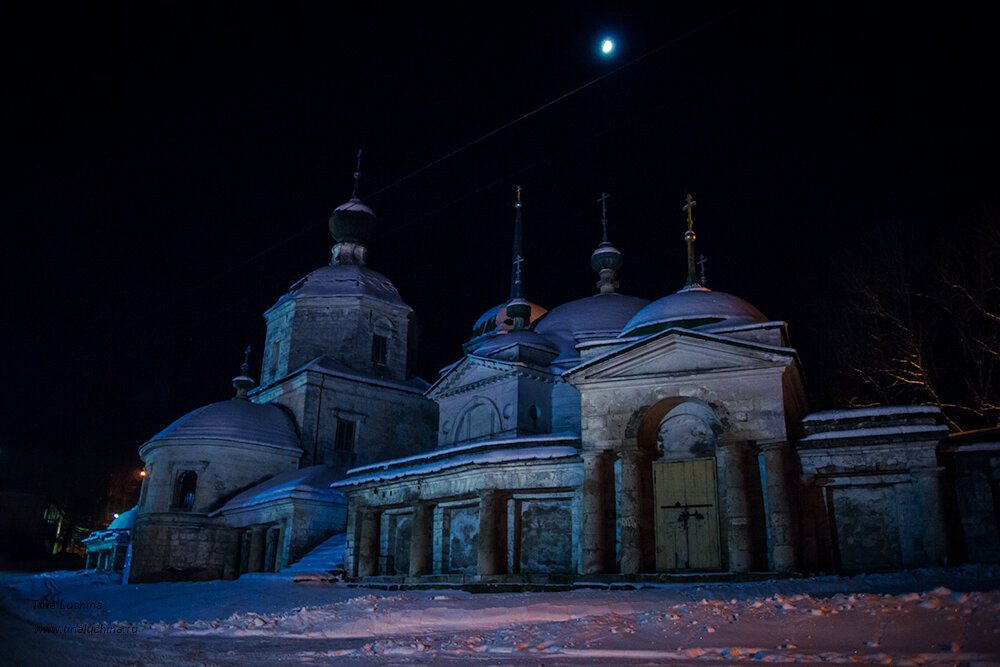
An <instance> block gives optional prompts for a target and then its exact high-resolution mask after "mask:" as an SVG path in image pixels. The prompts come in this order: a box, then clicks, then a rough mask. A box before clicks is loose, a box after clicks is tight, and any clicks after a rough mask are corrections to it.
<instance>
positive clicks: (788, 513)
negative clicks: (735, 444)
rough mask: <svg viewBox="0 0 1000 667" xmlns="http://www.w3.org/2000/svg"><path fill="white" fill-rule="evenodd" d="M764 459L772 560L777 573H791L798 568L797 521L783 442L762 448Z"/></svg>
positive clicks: (786, 446)
mask: <svg viewBox="0 0 1000 667" xmlns="http://www.w3.org/2000/svg"><path fill="white" fill-rule="evenodd" d="M760 450H761V455H762V457H763V459H764V484H765V487H766V493H767V521H768V525H769V527H770V529H771V560H772V561H773V562H774V569H775V570H777V571H778V572H791V571H792V570H794V569H795V567H796V565H797V561H798V558H797V555H798V554H797V553H796V545H795V533H796V530H795V519H794V516H793V514H792V500H791V493H789V489H788V469H787V451H788V443H787V442H784V441H778V442H768V443H765V444H763V445H761V447H760Z"/></svg>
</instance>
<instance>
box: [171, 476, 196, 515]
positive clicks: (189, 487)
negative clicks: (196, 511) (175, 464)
mask: <svg viewBox="0 0 1000 667" xmlns="http://www.w3.org/2000/svg"><path fill="white" fill-rule="evenodd" d="M197 486H198V474H197V473H196V472H194V471H193V470H185V471H184V472H182V473H181V474H180V475H179V476H178V477H177V488H176V490H175V493H174V507H177V508H180V509H187V510H189V509H191V508H192V507H194V492H195V488H196V487H197Z"/></svg>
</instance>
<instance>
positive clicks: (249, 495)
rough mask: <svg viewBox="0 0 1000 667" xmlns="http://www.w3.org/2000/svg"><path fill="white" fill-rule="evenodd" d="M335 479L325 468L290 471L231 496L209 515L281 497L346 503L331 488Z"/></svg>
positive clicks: (311, 467)
mask: <svg viewBox="0 0 1000 667" xmlns="http://www.w3.org/2000/svg"><path fill="white" fill-rule="evenodd" d="M338 477H339V475H337V474H335V472H334V471H333V470H332V469H331V468H329V467H327V466H325V465H315V466H309V467H308V468H300V469H299V470H290V471H288V472H284V473H281V474H280V475H275V476H274V477H272V478H271V479H268V480H265V481H263V482H261V483H260V484H258V485H257V486H253V487H251V488H249V489H247V490H246V491H244V492H243V493H240V494H238V495H236V496H234V497H233V498H232V499H231V500H230V501H229V502H227V503H226V504H225V505H223V506H222V507H220V508H219V509H217V510H215V511H214V512H212V513H211V514H210V515H209V516H216V515H217V514H222V513H224V512H231V511H233V510H238V509H246V508H248V507H254V506H255V505H262V504H263V503H266V502H270V501H273V500H281V499H284V498H295V499H298V500H319V501H324V502H330V503H342V504H346V503H347V498H345V497H344V494H342V493H341V492H340V491H335V490H333V489H331V488H330V483H331V482H333V481H334V480H336V479H337V478H338Z"/></svg>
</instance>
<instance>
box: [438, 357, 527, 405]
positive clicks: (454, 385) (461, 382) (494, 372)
mask: <svg viewBox="0 0 1000 667" xmlns="http://www.w3.org/2000/svg"><path fill="white" fill-rule="evenodd" d="M516 370H517V369H516V367H515V366H514V365H513V364H510V363H506V362H502V361H493V360H490V359H483V358H481V357H473V356H467V357H465V358H464V359H462V360H461V361H459V362H458V363H457V364H455V365H454V366H452V367H451V368H450V369H448V371H447V372H445V374H444V375H442V376H441V377H440V378H438V381H437V382H435V383H434V384H433V385H432V386H431V388H430V389H428V390H427V392H426V393H425V394H424V395H425V396H427V398H431V399H436V398H440V397H441V396H447V395H449V394H455V393H458V392H461V391H464V390H466V389H467V388H469V387H478V386H482V385H483V384H487V383H490V382H496V381H498V380H502V379H503V378H506V377H509V376H511V375H513V374H514V372H515V371H516Z"/></svg>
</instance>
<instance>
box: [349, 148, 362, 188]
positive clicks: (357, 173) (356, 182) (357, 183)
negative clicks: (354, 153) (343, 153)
mask: <svg viewBox="0 0 1000 667" xmlns="http://www.w3.org/2000/svg"><path fill="white" fill-rule="evenodd" d="M360 184H361V149H360V148H359V149H358V164H357V166H356V167H355V168H354V192H353V193H352V194H351V199H360V198H361V197H360V195H359V192H360Z"/></svg>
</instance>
